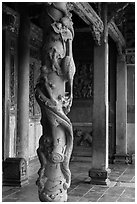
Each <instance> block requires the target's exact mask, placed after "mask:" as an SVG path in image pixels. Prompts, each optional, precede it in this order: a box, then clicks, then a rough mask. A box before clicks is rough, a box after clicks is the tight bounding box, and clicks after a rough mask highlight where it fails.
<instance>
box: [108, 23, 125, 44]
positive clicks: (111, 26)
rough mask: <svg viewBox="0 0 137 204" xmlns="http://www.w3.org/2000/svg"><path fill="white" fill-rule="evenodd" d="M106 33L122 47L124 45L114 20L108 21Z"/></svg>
mask: <svg viewBox="0 0 137 204" xmlns="http://www.w3.org/2000/svg"><path fill="white" fill-rule="evenodd" d="M108 33H109V35H110V37H111V38H112V39H113V40H114V41H115V42H116V43H119V44H120V45H121V46H122V47H125V46H126V42H125V39H124V37H123V35H122V33H121V32H120V30H119V29H118V27H117V25H116V24H115V23H114V21H111V22H109V23H108Z"/></svg>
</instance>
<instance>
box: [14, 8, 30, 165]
mask: <svg viewBox="0 0 137 204" xmlns="http://www.w3.org/2000/svg"><path fill="white" fill-rule="evenodd" d="M20 11H21V15H20V27H19V35H18V93H17V157H22V158H24V159H25V160H26V161H28V136H29V135H28V134H29V61H30V60H29V50H30V49H29V39H30V22H29V18H28V16H27V8H26V7H24V6H23V5H22V8H21V9H20Z"/></svg>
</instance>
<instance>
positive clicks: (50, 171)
mask: <svg viewBox="0 0 137 204" xmlns="http://www.w3.org/2000/svg"><path fill="white" fill-rule="evenodd" d="M67 8H68V7H67V3H66V2H65V3H63V2H56V3H51V4H50V5H48V6H47V7H46V8H45V11H44V13H43V15H42V25H43V46H42V58H41V61H42V66H41V73H40V76H39V78H38V82H37V85H36V88H35V96H36V100H37V102H38V104H39V106H40V108H41V125H42V127H43V135H42V136H41V138H40V140H39V148H38V149H37V153H38V157H39V160H40V164H41V168H40V169H39V171H38V175H39V177H38V180H37V182H36V184H37V186H38V193H39V199H40V201H42V202H64V201H67V189H68V188H69V187H70V183H71V172H70V169H69V161H70V157H71V153H72V148H73V130H72V124H71V122H70V120H69V118H68V117H67V113H68V112H69V111H70V107H71V105H72V99H73V77H74V74H75V64H74V61H73V55H72V40H73V38H74V30H73V23H72V20H71V14H70V12H69V10H68V9H67Z"/></svg>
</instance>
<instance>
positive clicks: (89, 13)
mask: <svg viewBox="0 0 137 204" xmlns="http://www.w3.org/2000/svg"><path fill="white" fill-rule="evenodd" d="M72 4H73V7H74V8H73V10H74V12H75V13H77V14H78V15H79V17H80V18H82V20H84V21H85V22H86V23H87V24H88V25H94V26H95V27H96V29H97V30H98V31H99V32H101V33H102V32H103V29H104V25H103V22H102V20H101V18H100V17H99V16H98V15H97V13H96V12H95V11H94V9H93V8H92V7H91V6H90V4H89V3H88V2H72Z"/></svg>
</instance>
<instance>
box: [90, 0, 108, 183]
mask: <svg viewBox="0 0 137 204" xmlns="http://www.w3.org/2000/svg"><path fill="white" fill-rule="evenodd" d="M102 11H103V21H104V36H103V39H102V43H101V46H95V48H94V101H93V145H92V148H93V152H92V165H91V169H90V171H89V176H90V177H91V183H93V184H103V185H107V184H108V183H109V180H108V28H107V5H106V4H105V3H104V4H103V5H102Z"/></svg>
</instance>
